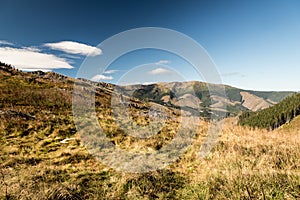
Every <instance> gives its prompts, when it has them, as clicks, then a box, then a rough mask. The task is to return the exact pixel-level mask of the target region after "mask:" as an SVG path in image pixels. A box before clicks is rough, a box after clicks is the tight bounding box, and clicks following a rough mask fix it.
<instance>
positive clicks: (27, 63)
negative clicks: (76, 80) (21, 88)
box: [0, 47, 73, 70]
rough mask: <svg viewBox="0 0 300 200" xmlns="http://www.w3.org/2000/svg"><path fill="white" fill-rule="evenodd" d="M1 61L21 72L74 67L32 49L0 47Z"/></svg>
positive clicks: (60, 59) (53, 56)
mask: <svg viewBox="0 0 300 200" xmlns="http://www.w3.org/2000/svg"><path fill="white" fill-rule="evenodd" d="M0 61H1V62H5V63H8V64H11V65H13V66H15V67H16V68H18V69H21V70H23V69H24V70H51V69H60V68H65V69H71V68H73V66H71V65H70V63H69V62H68V61H67V60H66V59H64V58H60V57H57V56H55V55H53V54H47V53H41V52H39V51H37V49H32V48H11V47H0Z"/></svg>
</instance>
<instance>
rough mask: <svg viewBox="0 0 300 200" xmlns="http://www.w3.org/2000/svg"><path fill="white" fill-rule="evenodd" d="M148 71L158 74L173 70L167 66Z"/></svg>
mask: <svg viewBox="0 0 300 200" xmlns="http://www.w3.org/2000/svg"><path fill="white" fill-rule="evenodd" d="M148 73H149V74H152V75H157V74H168V73H171V71H170V70H167V69H165V68H156V69H154V70H151V71H149V72H148Z"/></svg>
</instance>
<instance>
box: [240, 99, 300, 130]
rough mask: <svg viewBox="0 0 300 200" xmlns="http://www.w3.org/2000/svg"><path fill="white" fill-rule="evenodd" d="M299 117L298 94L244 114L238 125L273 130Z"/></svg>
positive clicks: (299, 102)
mask: <svg viewBox="0 0 300 200" xmlns="http://www.w3.org/2000/svg"><path fill="white" fill-rule="evenodd" d="M298 115H300V93H297V94H294V95H292V96H289V97H287V98H286V99H284V100H283V101H282V102H280V103H279V104H276V105H275V106H272V107H269V108H267V109H264V110H260V111H256V112H251V111H248V112H244V113H243V114H241V115H240V117H239V124H240V125H246V126H250V127H257V128H266V129H269V130H273V129H275V128H278V127H279V126H281V125H283V124H285V123H287V122H289V121H291V120H292V119H293V118H295V117H296V116H298Z"/></svg>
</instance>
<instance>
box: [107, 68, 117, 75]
mask: <svg viewBox="0 0 300 200" xmlns="http://www.w3.org/2000/svg"><path fill="white" fill-rule="evenodd" d="M117 71H119V70H116V69H112V70H107V71H105V72H103V74H113V73H116V72H117Z"/></svg>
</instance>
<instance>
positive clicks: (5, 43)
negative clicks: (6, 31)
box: [0, 40, 14, 45]
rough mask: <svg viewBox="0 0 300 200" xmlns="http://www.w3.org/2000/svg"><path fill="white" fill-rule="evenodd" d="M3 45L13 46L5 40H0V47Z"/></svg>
mask: <svg viewBox="0 0 300 200" xmlns="http://www.w3.org/2000/svg"><path fill="white" fill-rule="evenodd" d="M1 44H3V45H14V44H13V43H11V42H8V41H6V40H0V45H1Z"/></svg>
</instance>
